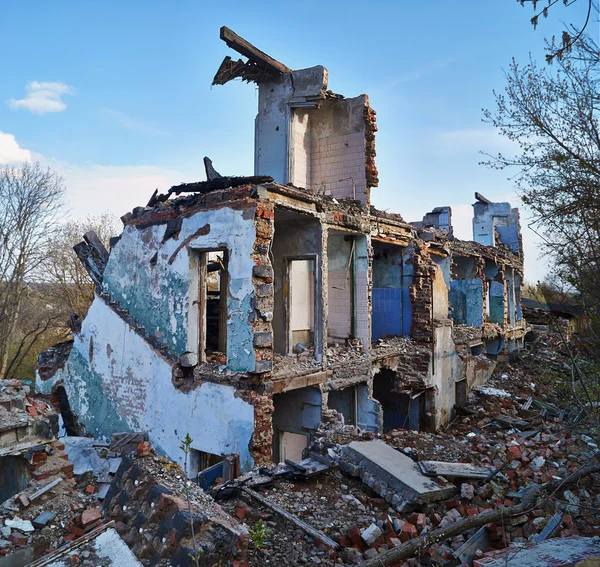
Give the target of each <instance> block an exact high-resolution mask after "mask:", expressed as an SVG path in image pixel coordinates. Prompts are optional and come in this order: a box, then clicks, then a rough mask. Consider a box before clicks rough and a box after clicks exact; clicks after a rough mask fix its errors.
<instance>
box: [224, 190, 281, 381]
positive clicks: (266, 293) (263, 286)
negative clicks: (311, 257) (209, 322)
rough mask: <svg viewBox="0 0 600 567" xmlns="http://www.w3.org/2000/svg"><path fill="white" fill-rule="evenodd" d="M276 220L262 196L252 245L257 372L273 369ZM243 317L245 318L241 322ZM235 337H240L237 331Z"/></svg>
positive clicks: (251, 307) (271, 206)
mask: <svg viewBox="0 0 600 567" xmlns="http://www.w3.org/2000/svg"><path fill="white" fill-rule="evenodd" d="M274 220H275V212H274V207H273V205H272V204H271V203H269V202H268V201H267V200H266V199H260V200H259V202H258V204H257V207H256V217H255V221H254V222H255V227H256V238H255V241H254V245H253V249H252V261H253V262H254V265H253V266H252V284H253V286H254V297H252V298H251V299H250V309H251V312H250V314H249V316H248V320H249V321H250V328H251V332H252V333H253V339H252V340H253V347H254V360H255V363H254V372H256V373H264V372H270V371H271V370H272V369H273V313H274V309H275V306H274V296H273V295H274V281H275V273H274V270H273V266H272V264H271V255H270V249H271V243H272V240H273V234H274V231H275V226H274ZM228 306H229V304H228ZM228 313H229V311H228ZM242 317H243V314H242ZM242 321H243V319H242V320H241V321H240V323H241V322H242ZM234 338H235V340H237V332H236V334H235V335H234ZM244 352H245V351H244Z"/></svg>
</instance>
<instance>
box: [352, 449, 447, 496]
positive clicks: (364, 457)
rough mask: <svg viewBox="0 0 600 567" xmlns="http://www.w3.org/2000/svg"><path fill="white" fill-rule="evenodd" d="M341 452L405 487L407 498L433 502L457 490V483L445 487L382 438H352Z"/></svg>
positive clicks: (393, 485) (396, 486)
mask: <svg viewBox="0 0 600 567" xmlns="http://www.w3.org/2000/svg"><path fill="white" fill-rule="evenodd" d="M342 452H343V454H344V457H345V458H347V459H349V460H351V461H352V462H354V463H356V464H357V465H358V466H359V467H361V468H362V469H363V470H365V471H368V472H369V473H370V474H372V475H373V476H374V477H375V478H377V479H380V480H381V481H383V482H385V483H387V484H388V486H390V487H391V488H393V489H396V490H398V491H402V492H403V494H404V499H405V500H412V501H414V502H432V501H435V500H443V499H445V498H449V497H450V496H451V495H452V494H454V492H455V488H454V486H449V487H442V486H440V485H439V484H437V483H436V482H434V481H433V480H432V479H431V478H428V477H426V476H425V475H424V474H423V473H422V472H421V470H420V468H419V465H418V464H417V463H415V462H414V461H413V460H412V459H411V458H410V457H407V456H406V455H404V454H403V453H401V452H399V451H396V450H395V449H393V448H392V447H390V446H389V445H387V444H386V443H384V442H383V441H377V440H374V441H353V442H352V443H349V444H348V445H344V446H343V447H342Z"/></svg>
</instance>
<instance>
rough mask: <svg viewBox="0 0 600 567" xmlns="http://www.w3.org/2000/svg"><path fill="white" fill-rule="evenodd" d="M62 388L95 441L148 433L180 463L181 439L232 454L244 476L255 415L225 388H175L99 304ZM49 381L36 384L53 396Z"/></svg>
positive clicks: (146, 349)
mask: <svg viewBox="0 0 600 567" xmlns="http://www.w3.org/2000/svg"><path fill="white" fill-rule="evenodd" d="M64 372H65V374H66V376H65V380H64V385H65V389H66V391H67V395H68V397H69V402H70V404H71V409H72V410H73V411H74V412H75V413H76V414H77V415H78V417H79V422H80V423H82V424H83V425H85V427H86V431H87V432H88V433H90V434H92V435H94V436H95V437H101V438H108V439H110V437H111V436H112V434H113V433H114V432H115V431H146V432H148V436H149V438H150V441H151V442H152V443H153V445H154V446H155V447H156V448H157V450H158V451H159V452H162V453H164V454H166V455H167V456H168V457H170V458H171V459H173V460H176V461H178V462H180V463H182V462H183V454H182V452H181V450H180V449H179V445H180V443H181V439H182V438H183V437H185V435H186V433H189V434H190V436H191V437H192V439H194V445H193V448H194V449H197V450H199V451H204V452H207V453H211V454H214V455H222V454H230V453H235V454H238V455H239V456H240V463H241V466H242V468H243V469H244V470H248V469H249V468H251V467H252V465H253V460H252V457H251V456H250V453H249V448H248V445H249V443H250V440H251V437H252V433H253V430H254V409H253V407H252V405H251V404H249V403H247V402H245V401H244V400H243V399H241V398H240V397H239V396H238V394H237V392H236V390H235V388H233V387H231V386H226V385H221V384H214V383H210V382H204V383H201V384H200V385H198V387H196V388H194V389H192V390H191V391H189V392H188V393H183V392H182V391H181V390H179V389H177V388H175V386H174V385H173V383H172V379H171V377H172V368H171V365H170V364H169V363H168V361H166V360H165V359H164V358H162V357H161V356H160V355H159V354H158V353H157V352H156V351H155V350H154V349H152V347H150V345H148V343H147V342H146V341H145V340H144V339H143V338H142V337H140V336H139V335H138V334H136V333H135V332H134V331H133V330H132V329H131V328H130V327H129V325H128V324H127V323H125V322H124V321H123V320H122V319H121V318H120V317H119V316H118V315H117V314H116V313H115V312H114V311H113V310H112V309H111V308H110V307H108V306H107V305H106V304H105V303H104V301H103V300H102V299H100V298H96V299H95V300H94V302H93V303H92V306H91V307H90V309H89V311H88V314H87V316H86V318H85V320H84V322H83V325H82V329H81V333H79V334H78V335H76V336H75V341H74V344H73V349H72V351H71V355H70V357H69V360H68V361H67V364H66V368H65V371H64ZM54 382H55V380H54V379H52V380H47V381H45V382H41V384H40V389H41V390H42V391H43V392H45V393H47V392H50V391H51V388H52V385H53V384H54Z"/></svg>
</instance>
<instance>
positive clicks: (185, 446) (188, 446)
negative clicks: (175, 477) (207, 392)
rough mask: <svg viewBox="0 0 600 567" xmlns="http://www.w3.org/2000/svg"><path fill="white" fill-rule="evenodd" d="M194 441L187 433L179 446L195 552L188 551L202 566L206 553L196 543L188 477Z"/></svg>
mask: <svg viewBox="0 0 600 567" xmlns="http://www.w3.org/2000/svg"><path fill="white" fill-rule="evenodd" d="M192 442H193V439H192V438H191V437H190V434H189V433H186V434H185V439H184V440H183V441H182V442H181V445H180V446H179V448H180V449H181V450H182V451H183V455H184V458H183V471H184V472H185V476H186V479H185V482H184V483H183V486H184V488H183V490H184V493H185V499H186V502H187V507H188V513H189V515H190V520H189V522H190V527H191V529H192V547H193V550H194V552H193V553H188V555H189V557H190V559H191V560H192V561H193V562H194V563H195V564H196V567H200V556H201V555H202V554H203V553H204V551H203V550H202V548H201V547H199V546H198V544H197V543H196V533H195V531H194V514H193V510H192V499H191V494H190V492H191V490H190V481H189V480H188V478H187V475H188V458H189V455H190V453H191V451H192Z"/></svg>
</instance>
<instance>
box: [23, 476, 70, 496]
mask: <svg viewBox="0 0 600 567" xmlns="http://www.w3.org/2000/svg"><path fill="white" fill-rule="evenodd" d="M61 482H62V477H59V478H57V479H55V480H53V481H52V482H49V483H48V484H47V485H46V486H42V488H40V489H39V490H38V491H37V492H34V493H33V494H32V495H31V496H30V497H29V501H30V502H33V501H34V500H35V499H37V498H39V497H40V496H41V495H42V494H46V492H48V491H49V490H51V489H52V488H54V487H55V486H57V485H58V484H60V483H61Z"/></svg>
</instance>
